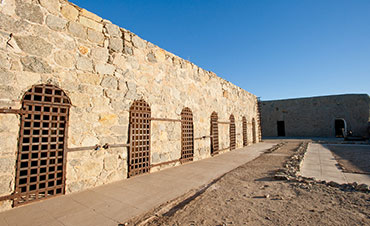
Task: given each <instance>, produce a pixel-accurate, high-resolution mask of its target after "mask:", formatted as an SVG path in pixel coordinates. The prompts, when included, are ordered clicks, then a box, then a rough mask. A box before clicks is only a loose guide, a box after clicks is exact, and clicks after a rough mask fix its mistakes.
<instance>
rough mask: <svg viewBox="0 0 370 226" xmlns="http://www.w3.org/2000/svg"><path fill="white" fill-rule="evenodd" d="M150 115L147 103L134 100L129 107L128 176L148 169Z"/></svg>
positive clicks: (146, 171)
mask: <svg viewBox="0 0 370 226" xmlns="http://www.w3.org/2000/svg"><path fill="white" fill-rule="evenodd" d="M150 117H151V113H150V107H149V105H148V104H147V103H146V102H145V101H144V100H135V101H134V103H133V104H132V105H131V107H130V153H129V158H128V165H129V166H128V176H129V177H132V176H135V175H138V174H143V173H148V172H149V171H150Z"/></svg>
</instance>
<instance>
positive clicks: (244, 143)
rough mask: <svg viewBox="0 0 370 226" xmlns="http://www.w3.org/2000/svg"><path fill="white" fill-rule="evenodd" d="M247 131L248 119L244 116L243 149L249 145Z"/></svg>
mask: <svg viewBox="0 0 370 226" xmlns="http://www.w3.org/2000/svg"><path fill="white" fill-rule="evenodd" d="M247 131H248V130H247V119H246V118H245V116H243V147H245V146H247V145H248V136H247Z"/></svg>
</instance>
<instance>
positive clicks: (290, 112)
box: [261, 94, 370, 137]
mask: <svg viewBox="0 0 370 226" xmlns="http://www.w3.org/2000/svg"><path fill="white" fill-rule="evenodd" d="M369 125H370V98H369V95H367V94H347V95H333V96H320V97H310V98H297V99H286V100H273V101H262V102H261V127H262V135H263V137H276V136H288V137H343V135H347V134H348V133H349V131H352V132H353V134H352V135H353V136H358V137H369V128H370V127H369Z"/></svg>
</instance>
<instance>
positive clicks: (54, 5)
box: [39, 0, 60, 14]
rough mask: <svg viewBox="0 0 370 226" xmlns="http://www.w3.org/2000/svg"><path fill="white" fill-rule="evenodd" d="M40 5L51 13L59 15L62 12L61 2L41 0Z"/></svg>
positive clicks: (57, 0)
mask: <svg viewBox="0 0 370 226" xmlns="http://www.w3.org/2000/svg"><path fill="white" fill-rule="evenodd" d="M39 1H40V4H41V5H42V6H43V7H45V8H46V9H47V10H48V11H49V12H50V13H52V14H57V13H59V11H60V4H59V0H39Z"/></svg>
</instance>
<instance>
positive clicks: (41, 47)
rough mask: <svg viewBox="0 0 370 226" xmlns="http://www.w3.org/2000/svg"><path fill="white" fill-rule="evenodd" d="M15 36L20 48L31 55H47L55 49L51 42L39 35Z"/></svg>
mask: <svg viewBox="0 0 370 226" xmlns="http://www.w3.org/2000/svg"><path fill="white" fill-rule="evenodd" d="M14 38H15V40H16V42H17V45H18V46H19V48H20V49H21V50H23V51H24V52H26V53H28V54H31V55H35V56H39V57H47V56H49V55H50V53H51V50H52V49H53V46H52V45H51V44H50V43H49V42H47V41H45V40H44V39H42V38H40V37H37V36H15V37H14Z"/></svg>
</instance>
